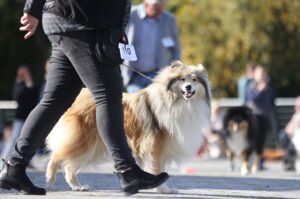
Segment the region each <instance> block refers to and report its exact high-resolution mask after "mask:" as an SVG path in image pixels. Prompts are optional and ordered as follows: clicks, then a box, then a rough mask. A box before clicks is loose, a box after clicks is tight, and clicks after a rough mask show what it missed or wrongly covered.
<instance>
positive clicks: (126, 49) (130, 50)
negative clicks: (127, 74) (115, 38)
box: [119, 43, 137, 61]
mask: <svg viewBox="0 0 300 199" xmlns="http://www.w3.org/2000/svg"><path fill="white" fill-rule="evenodd" d="M119 49H120V54H121V58H122V59H124V60H128V61H136V60H137V56H136V53H135V50H134V46H133V45H131V44H128V45H126V44H122V43H119Z"/></svg>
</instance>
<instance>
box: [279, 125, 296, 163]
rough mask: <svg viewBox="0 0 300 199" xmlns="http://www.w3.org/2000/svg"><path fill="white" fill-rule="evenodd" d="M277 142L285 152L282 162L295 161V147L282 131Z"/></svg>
mask: <svg viewBox="0 0 300 199" xmlns="http://www.w3.org/2000/svg"><path fill="white" fill-rule="evenodd" d="M279 141H280V144H281V145H282V147H283V148H284V149H285V150H286V153H285V156H284V161H285V162H291V161H295V158H296V156H297V152H296V149H295V146H294V144H293V142H292V140H291V138H290V137H289V136H288V134H287V133H286V132H285V130H284V129H282V130H281V131H280V132H279Z"/></svg>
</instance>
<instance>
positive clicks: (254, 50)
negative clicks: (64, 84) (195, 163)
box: [0, 0, 300, 100]
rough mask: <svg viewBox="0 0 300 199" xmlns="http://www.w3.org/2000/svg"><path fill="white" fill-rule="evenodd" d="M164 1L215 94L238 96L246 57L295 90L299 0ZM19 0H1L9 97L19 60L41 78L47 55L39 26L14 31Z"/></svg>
mask: <svg viewBox="0 0 300 199" xmlns="http://www.w3.org/2000/svg"><path fill="white" fill-rule="evenodd" d="M165 1H166V7H167V9H168V10H170V11H171V12H172V13H174V14H175V15H176V17H177V23H178V27H179V32H180V40H181V46H182V53H183V57H182V59H183V62H185V63H188V64H195V63H203V64H204V65H205V66H206V67H207V68H208V71H209V75H210V79H211V81H212V85H213V95H214V97H236V96H237V95H236V87H237V86H236V81H237V79H238V78H239V77H240V76H241V74H242V73H243V72H244V70H245V66H246V63H247V62H249V61H252V62H256V63H262V64H264V65H266V66H267V69H268V70H269V72H270V75H271V78H272V82H273V85H274V87H275V89H276V91H277V96H280V97H295V96H297V95H300V89H299V88H300V70H299V68H300V53H299V52H300V12H299V10H300V1H299V0H253V1H249V0H238V1H237V0H226V1H220V0H201V1H200V0H165ZM140 2H142V1H141V0H134V3H140ZM23 4H24V0H0V17H1V18H0V30H1V31H0V60H1V62H0V74H1V78H0V100H1V99H9V98H10V90H11V87H12V82H13V78H14V76H15V71H16V68H17V66H18V65H19V64H23V63H25V64H28V65H29V66H30V67H31V68H32V70H33V74H34V77H35V78H36V81H37V82H40V81H41V80H42V78H43V65H44V62H45V60H46V59H47V57H48V56H49V42H48V41H47V39H46V37H45V36H44V35H43V34H42V31H41V28H40V29H39V31H38V33H37V35H35V36H34V37H33V38H31V39H30V40H29V41H26V42H24V40H23V33H20V32H19V31H18V29H19V17H20V16H21V15H22V9H23Z"/></svg>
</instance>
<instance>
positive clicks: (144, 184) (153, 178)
mask: <svg viewBox="0 0 300 199" xmlns="http://www.w3.org/2000/svg"><path fill="white" fill-rule="evenodd" d="M116 174H117V176H118V178H119V180H120V186H121V190H122V191H123V192H124V193H125V195H126V196H129V195H132V194H136V193H138V191H139V190H140V189H152V188H155V187H158V186H159V185H161V184H162V183H164V182H165V181H166V180H167V179H168V178H169V175H168V174H167V173H166V172H162V173H160V174H159V175H152V174H150V173H147V172H145V171H143V170H142V169H140V167H139V166H137V165H136V164H135V165H133V166H132V168H131V169H130V170H128V171H125V172H124V173H121V172H116Z"/></svg>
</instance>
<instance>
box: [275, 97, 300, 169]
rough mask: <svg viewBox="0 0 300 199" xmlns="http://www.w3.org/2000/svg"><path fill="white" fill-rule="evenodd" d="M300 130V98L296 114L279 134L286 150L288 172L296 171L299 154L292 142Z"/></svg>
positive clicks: (297, 100)
mask: <svg viewBox="0 0 300 199" xmlns="http://www.w3.org/2000/svg"><path fill="white" fill-rule="evenodd" d="M299 129H300V96H298V97H297V98H296V101H295V112H294V114H293V116H292V118H291V119H290V121H289V122H288V124H287V125H286V127H285V128H284V129H282V130H281V131H280V132H279V140H280V144H281V145H282V147H283V148H284V149H285V156H284V158H283V163H284V169H285V170H287V171H294V170H295V160H296V156H297V152H296V149H295V146H294V144H293V142H292V141H291V140H292V139H293V137H294V135H295V133H296V130H299Z"/></svg>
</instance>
